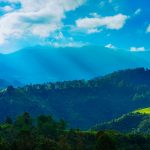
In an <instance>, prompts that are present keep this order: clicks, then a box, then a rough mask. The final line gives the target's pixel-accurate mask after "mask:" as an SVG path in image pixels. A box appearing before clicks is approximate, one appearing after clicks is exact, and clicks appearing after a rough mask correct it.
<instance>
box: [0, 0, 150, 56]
mask: <svg viewBox="0 0 150 150" xmlns="http://www.w3.org/2000/svg"><path fill="white" fill-rule="evenodd" d="M149 4H150V2H149V0H57V1H56V0H1V1H0V52H1V53H9V52H12V51H15V50H18V49H21V48H24V47H28V46H34V45H49V46H52V47H81V46H85V45H98V46H103V47H108V48H111V49H125V50H131V51H145V50H149V49H150V42H149V40H150V15H149V14H150V9H149Z"/></svg>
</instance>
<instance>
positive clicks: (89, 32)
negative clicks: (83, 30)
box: [87, 29, 102, 34]
mask: <svg viewBox="0 0 150 150" xmlns="http://www.w3.org/2000/svg"><path fill="white" fill-rule="evenodd" d="M101 31H102V30H100V29H88V30H87V33H88V34H93V33H99V32H101Z"/></svg>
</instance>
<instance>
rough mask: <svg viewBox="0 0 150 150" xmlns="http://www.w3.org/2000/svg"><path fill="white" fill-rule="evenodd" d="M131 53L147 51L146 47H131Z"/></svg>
mask: <svg viewBox="0 0 150 150" xmlns="http://www.w3.org/2000/svg"><path fill="white" fill-rule="evenodd" d="M130 51H132V52H139V51H145V48H144V47H131V48H130Z"/></svg>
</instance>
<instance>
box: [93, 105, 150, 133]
mask: <svg viewBox="0 0 150 150" xmlns="http://www.w3.org/2000/svg"><path fill="white" fill-rule="evenodd" d="M149 111H150V108H145V109H139V110H136V111H133V112H131V113H129V114H126V115H123V116H121V117H119V118H118V119H114V120H112V121H110V122H106V123H102V124H99V125H96V126H95V127H94V128H93V130H116V131H119V132H124V133H129V132H130V133H144V134H149V133H150V113H149Z"/></svg>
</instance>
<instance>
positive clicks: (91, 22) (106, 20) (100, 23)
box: [76, 14, 128, 31]
mask: <svg viewBox="0 0 150 150" xmlns="http://www.w3.org/2000/svg"><path fill="white" fill-rule="evenodd" d="M127 19H128V16H126V15H123V14H117V15H115V16H107V17H90V18H89V17H86V18H82V19H78V20H76V26H77V27H78V28H79V29H83V30H87V31H88V30H89V29H98V28H101V27H105V28H106V29H110V30H119V29H121V28H122V27H123V26H124V24H125V23H126V20H127Z"/></svg>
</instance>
